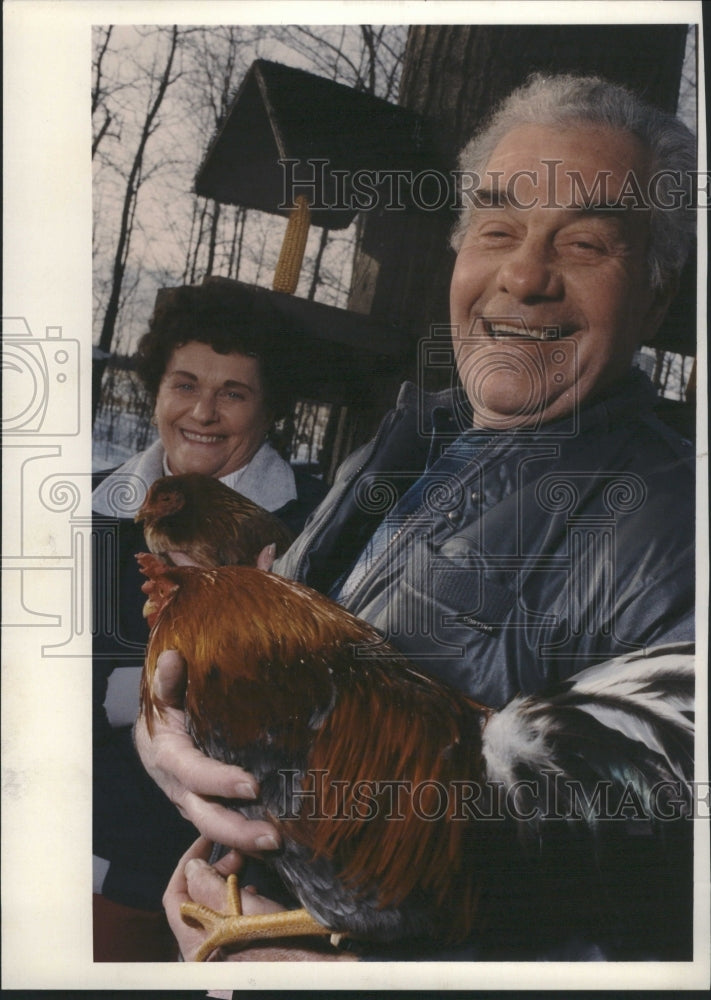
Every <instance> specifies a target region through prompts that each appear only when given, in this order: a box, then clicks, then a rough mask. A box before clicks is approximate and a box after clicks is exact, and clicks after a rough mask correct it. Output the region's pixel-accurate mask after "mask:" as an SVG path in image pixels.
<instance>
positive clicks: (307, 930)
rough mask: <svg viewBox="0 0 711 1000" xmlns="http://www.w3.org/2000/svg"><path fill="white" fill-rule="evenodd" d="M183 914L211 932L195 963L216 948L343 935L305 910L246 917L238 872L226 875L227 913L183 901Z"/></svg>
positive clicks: (198, 952)
mask: <svg viewBox="0 0 711 1000" xmlns="http://www.w3.org/2000/svg"><path fill="white" fill-rule="evenodd" d="M180 915H181V916H182V918H183V920H184V921H185V923H187V924H192V925H195V924H197V925H198V926H200V927H202V928H203V929H204V930H206V931H209V934H208V937H207V938H206V939H205V940H204V941H203V943H202V944H201V945H200V947H199V948H198V950H197V952H196V954H195V958H194V961H195V962H204V961H205V959H206V958H207V957H208V956H209V955H210V953H211V952H213V951H214V950H215V949H216V948H222V947H223V946H225V945H231V944H239V943H242V942H244V943H247V942H248V941H255V940H259V939H262V938H282V937H301V936H303V935H313V934H330V935H331V936H332V939H333V938H337V937H340V936H337V935H335V934H333V933H332V931H330V930H329V929H328V927H324V926H323V924H320V923H318V921H317V920H314V918H313V917H312V916H311V914H310V913H308V912H307V911H306V910H304V909H299V910H279V911H278V912H277V913H253V914H252V915H251V916H246V915H245V914H243V913H242V903H241V900H240V894H239V883H238V881H237V876H236V875H229V876H228V878H227V912H226V913H218V912H217V911H216V910H213V909H211V908H210V907H209V906H205V905H204V904H202V903H183V904H182V905H181V907H180ZM334 943H336V942H334Z"/></svg>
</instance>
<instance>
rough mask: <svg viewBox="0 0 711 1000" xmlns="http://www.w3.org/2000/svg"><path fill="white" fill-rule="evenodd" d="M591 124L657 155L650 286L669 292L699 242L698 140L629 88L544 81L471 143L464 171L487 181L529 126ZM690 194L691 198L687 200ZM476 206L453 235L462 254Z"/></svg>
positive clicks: (527, 88) (569, 79) (581, 79)
mask: <svg viewBox="0 0 711 1000" xmlns="http://www.w3.org/2000/svg"><path fill="white" fill-rule="evenodd" d="M578 122H579V123H586V124H591V125H597V126H600V127H607V128H612V129H616V130H618V131H625V132H630V133H631V134H632V135H635V136H636V137H637V138H638V139H640V140H641V142H642V143H643V144H644V145H645V146H646V147H647V149H648V150H649V151H650V153H651V172H650V176H651V177H654V178H655V182H654V189H653V191H654V197H652V198H650V199H649V200H648V204H649V206H650V210H651V215H650V245H649V251H648V261H647V263H648V266H649V272H650V273H649V281H650V286H651V287H652V288H660V287H662V286H663V285H664V284H665V283H666V282H667V280H668V279H669V278H670V277H672V276H675V275H678V274H679V272H680V271H681V269H682V267H683V266H684V261H685V260H686V258H687V256H688V253H689V250H690V248H691V245H692V243H693V240H694V234H695V212H694V210H693V207H692V206H693V204H694V184H695V181H694V178H695V169H696V140H695V138H694V135H693V134H692V132H690V131H689V129H688V128H687V127H686V125H684V124H683V122H681V121H680V120H679V119H678V118H675V117H674V116H673V115H669V114H667V113H666V112H664V111H660V110H659V109H658V108H654V107H652V106H651V105H649V104H646V103H645V102H644V101H642V100H641V99H640V98H639V97H637V96H636V95H635V94H633V93H632V92H631V91H629V90H627V89H626V88H625V87H621V86H618V85H617V84H613V83H609V82H608V81H606V80H603V79H601V78H600V77H595V76H573V75H570V74H563V75H560V76H544V75H543V74H540V73H536V74H534V75H533V76H531V77H530V78H529V79H528V81H527V82H526V83H525V84H524V85H523V86H521V87H519V88H518V89H517V90H514V91H513V93H511V94H510V95H509V96H508V97H507V98H505V99H504V100H503V102H502V103H501V104H500V105H499V106H498V107H497V108H496V109H495V110H494V112H493V114H492V115H491V117H490V118H489V119H488V121H487V122H485V124H484V125H483V127H482V129H481V130H480V131H479V132H478V133H477V134H476V135H475V136H474V137H473V139H471V140H470V142H468V143H467V145H466V146H465V147H464V149H463V150H462V152H461V154H460V157H459V169H460V171H462V172H463V173H473V174H475V175H477V176H478V177H479V178H482V177H483V175H484V172H485V170H486V165H487V163H488V162H489V159H490V158H491V154H492V153H493V152H494V149H495V148H496V146H497V145H498V144H499V142H501V140H502V139H503V138H504V136H505V135H507V134H508V133H509V132H511V130H512V129H515V128H518V127H519V126H521V125H544V126H550V127H554V128H560V127H564V126H569V125H571V124H574V123H578ZM682 191H683V194H681V193H680V192H682ZM471 212H472V206H471V205H463V206H462V208H461V210H460V218H459V220H458V222H457V224H456V225H455V227H454V230H453V232H452V238H451V244H452V247H453V248H454V249H455V250H459V248H460V246H461V244H462V240H463V239H464V234H465V232H466V230H467V228H468V226H469V221H470V216H471Z"/></svg>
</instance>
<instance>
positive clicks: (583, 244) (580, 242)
mask: <svg viewBox="0 0 711 1000" xmlns="http://www.w3.org/2000/svg"><path fill="white" fill-rule="evenodd" d="M563 246H564V247H567V248H569V249H570V250H572V251H573V252H578V253H584V254H588V255H595V254H603V253H605V246H604V244H603V243H600V242H599V241H598V240H586V239H581V238H580V239H573V238H571V239H568V240H566V241H564V243H563Z"/></svg>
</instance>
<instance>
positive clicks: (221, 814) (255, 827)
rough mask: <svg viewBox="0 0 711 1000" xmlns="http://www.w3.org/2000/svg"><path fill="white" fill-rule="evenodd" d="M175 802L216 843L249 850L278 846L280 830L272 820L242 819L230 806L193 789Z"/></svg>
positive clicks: (261, 849)
mask: <svg viewBox="0 0 711 1000" xmlns="http://www.w3.org/2000/svg"><path fill="white" fill-rule="evenodd" d="M178 805H179V808H180V811H181V812H182V813H183V815H184V816H187V818H188V819H189V820H190V821H191V823H193V824H194V825H195V826H196V827H197V828H198V830H199V831H200V833H202V834H203V836H205V837H208V838H209V839H210V840H213V841H214V842H215V843H218V844H224V845H225V847H234V848H237V850H239V851H245V852H246V853H250V854H258V853H260V852H261V851H275V850H276V849H277V848H278V847H279V834H278V832H277V830H276V828H275V827H273V826H272V824H271V823H266V822H262V821H261V820H248V819H245V818H244V816H241V815H240V814H239V813H237V812H235V811H234V810H233V809H227V808H225V806H221V805H219V803H217V802H210V801H208V800H206V799H203V798H202V797H201V796H199V795H194V794H193V793H192V792H188V793H187V794H186V795H185V796H184V797H183V798H182V800H181V801H180V802H179V803H178Z"/></svg>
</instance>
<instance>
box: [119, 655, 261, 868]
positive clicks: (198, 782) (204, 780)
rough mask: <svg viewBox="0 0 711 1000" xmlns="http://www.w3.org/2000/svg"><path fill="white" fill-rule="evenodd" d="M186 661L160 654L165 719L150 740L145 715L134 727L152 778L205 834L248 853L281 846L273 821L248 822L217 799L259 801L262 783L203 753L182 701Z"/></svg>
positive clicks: (157, 721) (158, 687) (157, 686)
mask: <svg viewBox="0 0 711 1000" xmlns="http://www.w3.org/2000/svg"><path fill="white" fill-rule="evenodd" d="M185 673H186V672H185V663H184V662H183V659H182V657H180V656H179V655H178V653H176V652H174V651H172V650H167V651H166V652H164V653H161V655H160V656H159V658H158V664H157V668H156V675H155V680H154V691H155V694H156V696H157V700H158V701H160V702H162V703H164V704H165V705H166V707H165V709H164V710H163V717H162V718H161V717H159V716H156V717H155V718H154V720H153V737H152V738H151V736H150V734H149V732H148V728H147V726H146V720H145V719H144V718H143V716H140V717H139V719H138V721H137V722H136V726H135V729H134V738H135V741H136V749H137V750H138V753H139V755H140V757H141V760H142V761H143V766H144V767H145V768H146V770H147V771H148V773H149V774H150V776H151V777H152V778H153V780H154V781H155V782H156V783H157V784H158V785H159V787H160V788H161V789H162V790H163V791H164V792H165V794H166V795H167V796H168V798H169V799H170V800H171V802H173V803H174V804H175V805H176V806H177V807H178V809H179V811H180V813H181V814H182V815H183V816H184V817H185V818H186V819H188V820H190V822H191V823H193V825H194V826H195V827H197V829H198V831H199V832H200V833H201V834H203V835H204V836H205V837H207V838H209V839H210V840H212V841H215V842H216V843H220V844H224V845H225V846H226V847H236V848H238V849H239V850H241V851H244V852H245V853H248V854H253V853H255V852H259V851H272V850H275V849H276V848H278V847H279V835H278V833H277V830H276V829H275V827H273V826H272V825H271V823H266V822H261V821H257V820H254V821H252V820H247V819H245V818H244V817H243V816H241V815H240V814H239V813H237V812H235V811H234V810H232V809H228V808H227V807H226V806H223V805H220V804H219V803H218V802H215V801H213V799H214V798H225V799H235V798H236V799H254V798H256V797H257V794H258V791H259V789H258V786H257V783H256V781H255V780H254V778H253V777H252V775H251V774H249V773H248V772H247V771H243V770H242V768H240V767H235V766H232V765H229V764H222V763H220V761H215V760H211V759H210V758H209V757H206V756H205V755H204V754H202V753H201V752H200V751H199V750H198V749H197V747H196V746H195V744H194V743H193V741H192V739H191V738H190V736H189V735H188V733H187V732H186V730H185V720H184V715H183V708H182V701H183V696H184V692H185Z"/></svg>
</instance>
